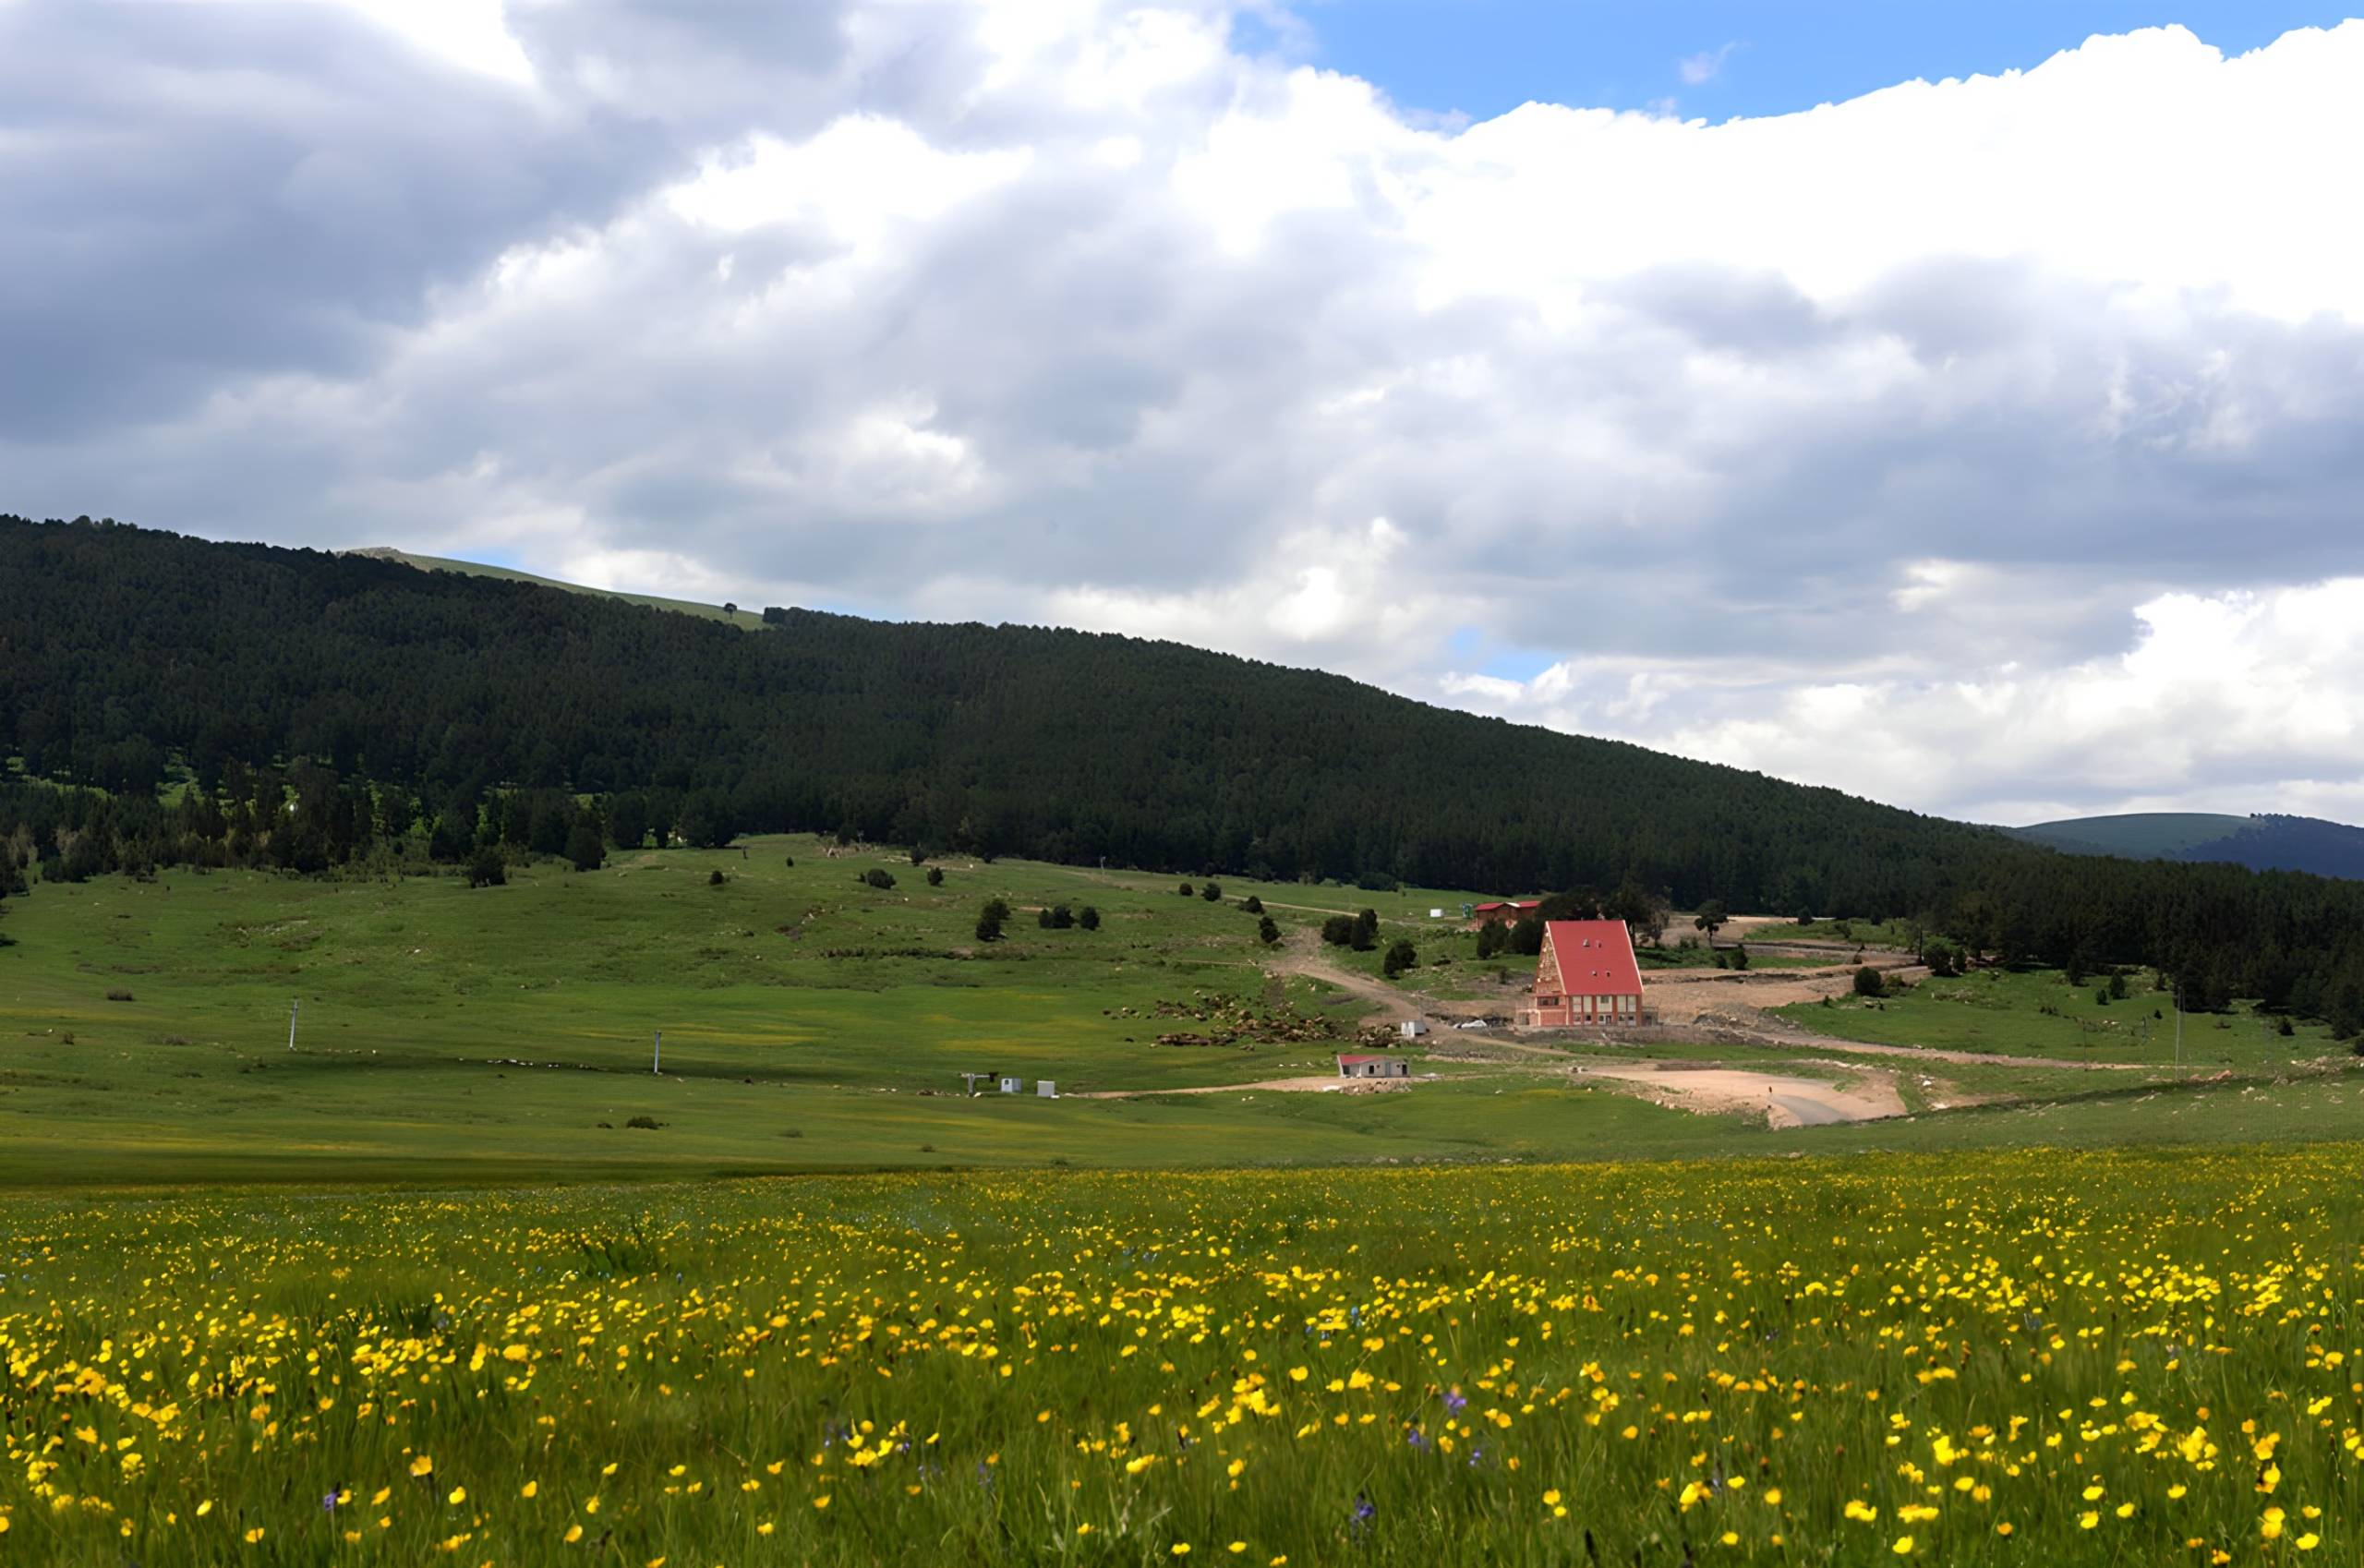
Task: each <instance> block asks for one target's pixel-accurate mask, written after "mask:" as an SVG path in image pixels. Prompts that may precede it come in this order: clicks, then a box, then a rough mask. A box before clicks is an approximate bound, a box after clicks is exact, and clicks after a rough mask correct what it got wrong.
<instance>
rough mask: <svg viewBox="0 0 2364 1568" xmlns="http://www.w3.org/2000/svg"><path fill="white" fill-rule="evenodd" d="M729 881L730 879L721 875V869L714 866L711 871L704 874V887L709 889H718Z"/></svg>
mask: <svg viewBox="0 0 2364 1568" xmlns="http://www.w3.org/2000/svg"><path fill="white" fill-rule="evenodd" d="M728 881H730V878H729V877H727V876H725V875H723V874H722V868H721V867H720V866H716V867H715V868H714V869H713V870H712V871H709V872H707V873H706V886H707V887H721V886H722V885H723V884H724V883H725V882H728Z"/></svg>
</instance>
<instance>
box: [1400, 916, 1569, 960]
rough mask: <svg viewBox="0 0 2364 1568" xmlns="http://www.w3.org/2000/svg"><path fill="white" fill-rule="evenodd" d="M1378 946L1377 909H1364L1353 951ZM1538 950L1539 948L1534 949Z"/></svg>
mask: <svg viewBox="0 0 2364 1568" xmlns="http://www.w3.org/2000/svg"><path fill="white" fill-rule="evenodd" d="M1378 946H1379V911H1377V910H1365V911H1363V912H1362V913H1360V914H1358V915H1357V916H1356V917H1355V951H1356V952H1357V953H1368V952H1369V951H1370V950H1371V949H1372V948H1373V947H1378ZM1536 950H1537V951H1538V952H1540V951H1542V949H1541V948H1539V947H1538V948H1537V949H1536Z"/></svg>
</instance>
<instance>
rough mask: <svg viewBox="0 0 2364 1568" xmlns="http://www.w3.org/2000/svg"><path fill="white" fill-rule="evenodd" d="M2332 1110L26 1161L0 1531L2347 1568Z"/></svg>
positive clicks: (357, 1540)
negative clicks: (2164, 1139)
mask: <svg viewBox="0 0 2364 1568" xmlns="http://www.w3.org/2000/svg"><path fill="white" fill-rule="evenodd" d="M2359 1176H2364V1169H2359V1166H2358V1156H2357V1154H2356V1152H2355V1151H2354V1149H2353V1148H2352V1147H2344V1146H2320V1147H2310V1148H2298V1149H2286V1150H2283V1151H2279V1152H2259V1151H2247V1150H2245V1151H2224V1152H2212V1153H2206V1154H2177V1155H2172V1156H2170V1155H2153V1154H2134V1153H2100V1154H2077V1153H2069V1152H2057V1151H2024V1152H2011V1153H2006V1154H1999V1155H1996V1156H1994V1157H1991V1158H1988V1159H1984V1160H1981V1161H1978V1162H1976V1163H1975V1164H1972V1165H1966V1164H1962V1163H1960V1162H1959V1161H1949V1160H1942V1159H1936V1158H1930V1157H1924V1156H1900V1155H1885V1156H1879V1157H1876V1158H1872V1159H1857V1160H1847V1161H1820V1160H1808V1161H1751V1162H1716V1163H1713V1164H1652V1165H1636V1164H1595V1165H1589V1166H1574V1167H1530V1168H1520V1169H1499V1168H1498V1169H1424V1170H1399V1171H1365V1172H1356V1173H1339V1172H1293V1173H1225V1174H1200V1175H1174V1176H1166V1177H1164V1178H1161V1179H1160V1180H1158V1181H1156V1182H1153V1183H1152V1182H1143V1181H1141V1180H1140V1179H1138V1177H1134V1176H1114V1175H1110V1176H1102V1175H1093V1174H1084V1173H1047V1172H1028V1173H1016V1174H1003V1175H990V1174H971V1175H967V1176H960V1177H958V1178H946V1177H940V1176H927V1175H906V1176H895V1175H878V1176H837V1177H806V1178H795V1179H789V1180H780V1181H767V1182H754V1183H740V1184H730V1185H722V1186H704V1187H694V1188H692V1187H639V1188H622V1189H616V1188H591V1187H583V1188H571V1189H545V1190H539V1191H488V1192H479V1193H472V1194H467V1195H440V1194H420V1195H413V1196H399V1197H398V1196H388V1195H363V1196H356V1195H351V1194H338V1193H320V1194H308V1195H298V1194H294V1193H283V1194H273V1195H264V1196H258V1195H255V1194H253V1193H240V1192H233V1191H221V1192H215V1193H212V1194H209V1195H201V1196H172V1197H160V1198H140V1199H115V1200H96V1201H90V1200H54V1199H38V1198H33V1197H30V1196H18V1197H14V1198H10V1199H7V1200H6V1208H7V1224H8V1232H9V1235H10V1237H11V1242H10V1248H9V1256H8V1260H7V1265H6V1278H5V1279H4V1280H0V1346H5V1348H6V1355H7V1365H8V1370H9V1376H8V1379H7V1381H6V1385H5V1388H4V1389H0V1416H4V1417H5V1442H6V1465H0V1519H5V1521H6V1526H7V1530H6V1537H5V1538H0V1553H6V1555H7V1556H9V1557H11V1558H13V1559H15V1560H19V1561H24V1562H51V1563H78V1564H79V1563H88V1564H101V1563H104V1564H109V1565H114V1564H118V1563H122V1562H139V1563H141V1564H144V1565H148V1568H168V1565H172V1564H183V1563H213V1562H251V1563H286V1564H294V1563H320V1562H389V1563H392V1562H400V1563H405V1564H408V1563H420V1562H464V1563H468V1564H478V1563H494V1564H542V1563H550V1564H561V1563H575V1562H624V1563H631V1564H634V1565H645V1564H649V1563H660V1562H661V1563H665V1564H686V1563H694V1564H700V1565H710V1564H718V1563H719V1564H739V1563H760V1562H820V1563H834V1562H846V1563H854V1562H863V1563H867V1562H896V1561H907V1560H909V1556H910V1553H911V1550H913V1543H916V1542H924V1543H926V1547H925V1550H926V1552H927V1555H928V1557H929V1560H930V1561H934V1562H974V1563H989V1562H990V1563H999V1562H1078V1563H1101V1562H1105V1563H1119V1562H1121V1563H1145V1562H1167V1563H1170V1562H1180V1561H1184V1560H1188V1561H1191V1562H1252V1563H1257V1564H1263V1565H1266V1568H1270V1565H1272V1564H1275V1563H1282V1562H1294V1563H1318V1562H1372V1563H1383V1564H1395V1563H1404V1564H1411V1563H1429V1562H1440V1561H1453V1562H1503V1563H1543V1562H1590V1561H1595V1560H1598V1561H1600V1562H1614V1563H1624V1562H1645V1563H1658V1562H1662V1563H1677V1562H1695V1563H1703V1564H1705V1563H1715V1562H1809V1563H1872V1562H1897V1561H1900V1560H1921V1561H1927V1562H1946V1563H1968V1564H1985V1563H1997V1564H2000V1563H2009V1564H2015V1565H2024V1564H2048V1563H2057V1562H2193V1563H2203V1564H2205V1563H2217V1564H2222V1563H2225V1562H2265V1563H2283V1562H2355V1561H2356V1560H2357V1557H2358V1552H2359V1551H2364V1538H2359V1537H2358V1507H2359V1504H2364V1487H2360V1486H2359V1483H2364V1431H2360V1430H2359V1426H2360V1424H2364V1398H2359V1394H2364V1384H2359V1383H2358V1365H2359V1363H2364V1322H2359V1321H2358V1297H2359V1295H2364V1275H2359V1263H2364V1255H2360V1254H2359V1250H2358V1249H2359V1245H2364V1200H2359V1199H2358V1196H2357V1194H2358V1177H2359Z"/></svg>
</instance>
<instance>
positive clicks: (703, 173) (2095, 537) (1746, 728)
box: [0, 0, 2364, 823]
mask: <svg viewBox="0 0 2364 1568" xmlns="http://www.w3.org/2000/svg"><path fill="white" fill-rule="evenodd" d="M2360 85H2364V22H2356V21H2349V22H2346V23H2345V24H2343V23H2342V21H2341V18H2340V17H2339V14H2338V12H2337V11H2336V10H2335V9H2334V10H2324V9H2322V8H2321V7H2316V6H2304V5H2298V4H2280V3H2277V0H2257V3H2255V4H2251V5H2246V6H2232V5H2226V4H2217V3H2213V0H2207V3H2195V4H2192V5H2188V6H2180V7H2178V6H2172V5H2152V4H2136V3H2134V0H2109V3H2103V0H2052V3H2043V4H2040V3H2032V0H2026V3H2022V0H1996V3H1993V4H1988V5H1984V6H1976V7H1972V6H1942V7H1939V6H1894V5H1869V4H1839V3H1837V0H1823V3H1819V4H1799V5H1793V6H1775V5H1767V4H1740V3H1737V0H1725V3H1722V4H1707V3H1691V4H1682V3H1671V0H1670V3H1665V4H1659V5H1654V6H1645V5H1640V4H1608V3H1598V4H1586V3H1569V4H1560V5H1546V4H1541V3H1539V0H1430V3H1428V4H1416V3H1413V0H1236V3H1226V0H1129V3H1112V0H800V3H798V4H794V5H782V6H774V5H769V4H762V3H758V0H705V3H703V4H681V3H680V0H507V4H506V5H505V6H504V5H501V4H499V3H496V0H271V3H260V0H138V3H134V0H0V345H5V353H0V509H5V510H10V511H15V512H18V513H29V514H32V515H47V516H68V517H70V516H74V515H77V514H88V515H90V516H103V515H112V516H115V517H118V518H122V519H125V520H128V521H134V522H139V523H142V524H146V525H151V526H157V527H165V528H172V529H175V530H178V531H181V532H187V533H192V534H199V535H204V536H207V537H218V538H245V539H256V538H259V539H268V540H271V541H273V542H278V543H284V544H301V545H310V546H315V547H320V548H328V549H343V548H350V547H355V546H363V545H383V544H392V545H397V546H400V547H403V548H405V549H412V550H416V551H419V552H422V553H428V554H438V555H450V556H458V557H463V558H467V559H474V560H483V561H501V562H505V563H509V564H513V565H517V566H521V567H524V568H526V569H528V570H532V571H537V572H541V573H548V574H550V575H554V576H559V577H563V578H569V579H572V580H575V581H581V582H585V583H590V584H594V585H602V586H615V587H626V588H633V589H638V590H642V591H647V592H654V593H662V594H669V595H675V596H679V597H694V598H704V599H708V600H714V601H719V600H723V599H731V600H735V601H737V602H738V603H740V604H742V605H748V606H754V605H763V604H798V605H807V606H813V607H816V608H826V609H844V610H850V611H853V612H856V613H862V614H868V615H878V616H889V617H898V618H910V619H927V620H980V621H1024V622H1031V623H1052V624H1060V625H1075V626H1085V627H1091V628H1094V629H1100V630H1109V631H1121V632H1128V633H1137V634H1141V635H1148V636H1159V637H1170V638H1174V639H1176V640H1179V641H1183V642H1187V643H1191V644H1195V645H1201V646H1207V647H1214V648H1221V649H1225V650H1228V651H1232V652H1236V653H1240V654H1244V655H1248V656H1250V657H1258V658H1264V659H1270V660H1274V661H1277V662H1282V663H1286V664H1291V665H1301V666H1316V667H1320V668H1322V669H1333V670H1337V671H1340V672H1342V673H1345V674H1347V675H1351V676H1354V677H1356V678H1357V679H1361V680H1365V681H1371V682H1373V683H1375V684H1378V685H1381V686H1383V687H1386V688H1388V689H1390V690H1393V691H1396V692H1400V693H1403V694H1406V695H1409V696H1413V697H1417V698H1419V699H1422V700H1425V701H1429V702H1436V703H1442V704H1447V705H1451V706H1460V707H1465V708H1469V709H1473V710H1476V711H1480V712H1485V713H1490V714H1499V715H1502V716H1503V717H1505V718H1513V719H1515V720H1518V721H1521V722H1528V723H1537V724H1545V725H1550V726H1552V727H1555V728H1558V729H1562V730H1569V731H1573V732H1577V733H1584V734H1593V735H1608V736H1614V737H1617V738H1620V739H1624V740H1630V741H1634V742H1640V743H1642V744H1646V745H1650V746H1654V747H1658V748H1660V749H1664V750H1669V751H1673V752H1677V753H1680V754H1684V755H1689V756H1696V757H1703V758H1708V759H1712V760H1716V761H1719V762H1726V763H1731V764H1734V765H1737V766H1745V767H1751V768H1757V769H1761V770H1763V771H1766V772H1768V773H1772V774H1776V775H1779V776H1780V777H1783V778H1796V779H1801V780H1804V781H1808V782H1812V783H1817V784H1828V785H1834V786H1837V787H1839V788H1842V789H1845V790H1850V791H1852V792H1854V793H1858V794H1863V795H1868V796H1871V797H1873V798H1876V799H1879V800H1884V801H1889V802H1896V803H1899V804H1902V805H1907V806H1911V807H1913V808H1915V809H1919V810H1924V811H1930V812H1937V813H1943V814H1948V815H1954V816H1961V817H1968V818H1972V819H1975V820H1983V821H1996V822H2014V823H2016V822H2031V821H2036V820H2042V819H2044V818H2046V817H2052V816H2061V815H2071V814H2085V813H2092V812H2102V811H2115V810H2145V809H2193V810H2219V811H2233V812H2250V811H2289V812H2299V813H2307V814H2320V815H2326V816H2333V817H2337V818H2342V819H2345V820H2349V821H2358V822H2364V686H2359V684H2358V682H2356V681H2353V680H2352V679H2351V678H2350V673H2349V672H2350V671H2351V670H2353V669H2357V668H2358V666H2359V659H2364V528H2359V527H2358V522H2359V518H2358V501H2357V499H2356V498H2357V497H2358V496H2360V495H2364V483H2359V481H2360V480H2364V208H2359V206H2358V203H2357V202H2356V201H2355V200H2354V199H2353V196H2352V193H2351V192H2350V191H2349V190H2348V188H2347V186H2348V184H2349V172H2350V169H2351V166H2352V163H2353V161H2354V150H2355V149H2356V148H2357V147H2358V146H2364V91H2359V90H2358V88H2359V86H2360ZM1449 765H1450V759H1444V758H1440V759H1439V766H1449Z"/></svg>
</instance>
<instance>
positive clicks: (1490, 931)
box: [1478, 920, 1511, 959]
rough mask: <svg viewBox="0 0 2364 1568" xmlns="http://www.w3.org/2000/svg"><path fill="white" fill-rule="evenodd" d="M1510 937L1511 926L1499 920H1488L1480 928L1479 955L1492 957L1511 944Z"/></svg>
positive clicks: (1485, 957) (1483, 957)
mask: <svg viewBox="0 0 2364 1568" xmlns="http://www.w3.org/2000/svg"><path fill="white" fill-rule="evenodd" d="M1510 939H1511V928H1510V927H1509V926H1507V925H1504V924H1503V923H1502V922H1501V921H1499V920H1488V921H1487V922H1486V923H1485V924H1483V925H1481V926H1479V927H1478V957H1479V958H1480V959H1490V958H1492V957H1493V956H1494V955H1495V954H1497V953H1499V952H1501V951H1502V949H1503V947H1507V946H1508V945H1509V943H1510Z"/></svg>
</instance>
